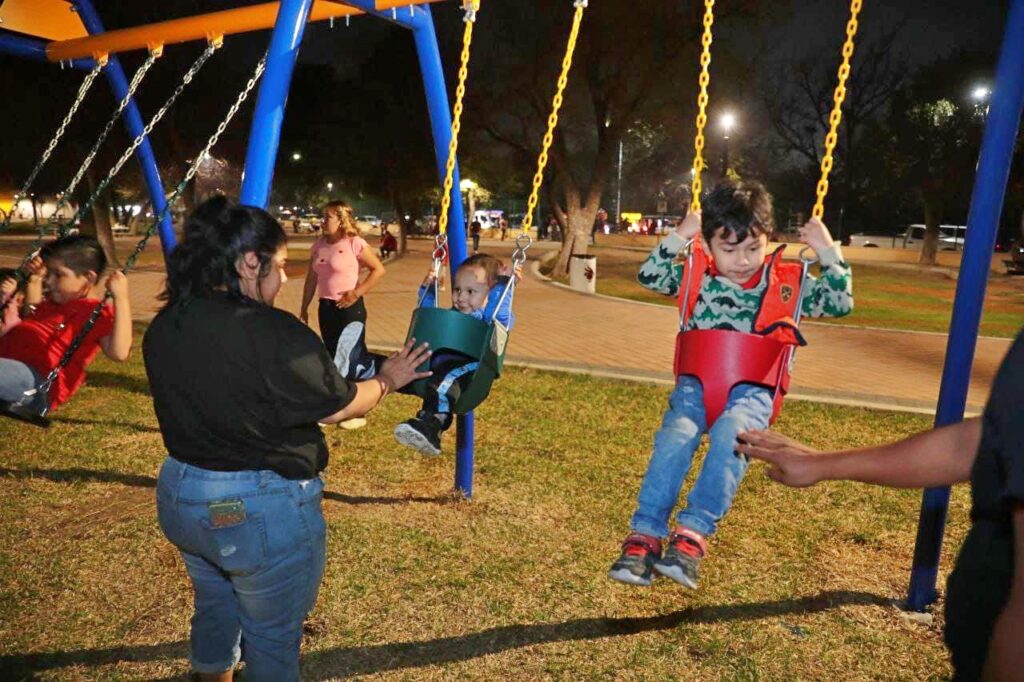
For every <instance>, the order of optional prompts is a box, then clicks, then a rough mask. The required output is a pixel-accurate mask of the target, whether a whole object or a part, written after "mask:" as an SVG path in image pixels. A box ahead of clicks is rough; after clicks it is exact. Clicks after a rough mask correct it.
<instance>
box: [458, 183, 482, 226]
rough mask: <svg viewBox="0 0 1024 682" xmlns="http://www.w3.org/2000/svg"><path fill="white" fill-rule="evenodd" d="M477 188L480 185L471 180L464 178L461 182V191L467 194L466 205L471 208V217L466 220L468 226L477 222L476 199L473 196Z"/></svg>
mask: <svg viewBox="0 0 1024 682" xmlns="http://www.w3.org/2000/svg"><path fill="white" fill-rule="evenodd" d="M477 187H479V185H478V184H476V183H475V182H473V181H472V180H470V179H469V178H463V179H462V180H460V181H459V189H460V190H461V191H463V192H465V193H466V204H467V205H468V208H469V211H468V213H469V217H468V218H467V219H466V223H467V225H468V224H469V223H472V222H473V221H474V220H476V197H475V196H474V195H473V190H475V189H476V188H477Z"/></svg>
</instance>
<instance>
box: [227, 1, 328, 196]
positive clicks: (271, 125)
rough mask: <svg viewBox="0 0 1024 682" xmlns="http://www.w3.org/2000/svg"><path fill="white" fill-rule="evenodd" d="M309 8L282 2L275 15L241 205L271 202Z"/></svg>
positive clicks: (300, 3) (307, 4) (305, 3)
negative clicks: (282, 132)
mask: <svg viewBox="0 0 1024 682" xmlns="http://www.w3.org/2000/svg"><path fill="white" fill-rule="evenodd" d="M312 5H313V0H283V1H282V2H281V7H280V9H279V10H278V12H277V21H276V22H275V23H274V30H273V33H272V34H271V36H270V47H269V48H268V50H267V69H266V72H265V73H264V74H263V80H262V82H261V83H260V91H259V95H258V96H257V98H256V109H255V111H254V113H253V118H252V128H251V129H250V131H249V147H248V149H247V151H246V154H245V172H244V174H243V176H242V194H241V202H242V203H243V204H246V205H248V206H258V207H260V208H266V207H267V203H268V201H269V200H270V188H271V185H272V184H273V182H274V164H275V163H276V161H277V152H278V147H279V146H280V144H281V124H282V123H283V122H284V110H285V106H286V105H287V103H288V88H289V87H290V86H291V81H292V72H293V71H294V70H295V60H296V59H297V58H298V56H299V47H300V45H301V44H302V35H303V32H304V31H305V29H306V21H307V20H308V18H309V9H310V7H312Z"/></svg>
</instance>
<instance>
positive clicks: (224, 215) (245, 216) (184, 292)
mask: <svg viewBox="0 0 1024 682" xmlns="http://www.w3.org/2000/svg"><path fill="white" fill-rule="evenodd" d="M286 242H287V237H286V236H285V233H284V230H283V229H282V228H281V225H280V223H278V222H277V221H276V220H275V219H274V217H273V216H271V215H270V214H269V213H267V212H266V211H264V210H263V209H260V208H255V207H253V206H237V205H236V206H232V205H231V204H230V202H229V201H228V200H227V199H226V198H225V197H223V196H218V197H214V198H212V199H209V200H207V201H205V202H203V203H202V204H200V205H199V206H197V207H196V209H195V210H194V211H193V212H192V215H190V216H189V218H188V220H186V221H185V234H184V238H183V239H182V241H181V243H180V244H178V246H177V248H175V249H174V251H173V252H172V253H171V255H170V257H169V258H168V259H167V289H166V290H165V291H164V293H163V296H162V298H163V299H164V300H166V301H167V304H168V305H174V304H175V303H178V302H180V301H186V300H188V299H190V298H193V297H197V296H208V295H209V294H210V293H212V292H213V291H214V290H216V289H222V288H223V289H225V290H226V291H227V292H228V294H229V295H231V296H232V297H233V298H237V299H243V298H244V295H243V294H242V288H241V284H240V282H239V276H238V270H236V269H235V264H236V263H237V262H238V259H239V258H241V257H242V256H243V254H246V253H255V254H256V257H257V258H258V259H259V262H260V271H259V278H260V279H263V277H265V276H266V275H267V273H268V272H270V268H271V264H272V261H273V258H274V254H275V253H277V250H278V249H280V248H281V247H282V246H283V245H284V244H285V243H286Z"/></svg>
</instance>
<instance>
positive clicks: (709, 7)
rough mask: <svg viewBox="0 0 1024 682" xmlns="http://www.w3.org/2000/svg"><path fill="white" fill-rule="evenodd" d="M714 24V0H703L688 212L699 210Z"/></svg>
mask: <svg viewBox="0 0 1024 682" xmlns="http://www.w3.org/2000/svg"><path fill="white" fill-rule="evenodd" d="M714 23H715V0H704V33H703V34H702V35H701V37H700V44H701V52H700V78H699V79H698V81H697V82H698V84H699V85H700V94H699V95H697V135H696V137H695V138H694V140H693V184H692V186H691V188H690V194H691V197H690V210H691V211H699V210H700V193H701V188H702V185H703V183H702V180H701V176H700V174H701V172H702V171H703V170H704V168H705V166H704V126H705V125H707V122H708V84H709V83H710V82H711V73H710V72H709V70H708V69H709V67H710V66H711V26H712V24H714Z"/></svg>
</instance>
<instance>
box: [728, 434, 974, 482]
mask: <svg viewBox="0 0 1024 682" xmlns="http://www.w3.org/2000/svg"><path fill="white" fill-rule="evenodd" d="M739 439H740V443H739V444H738V445H737V446H736V451H737V452H739V453H741V454H744V455H748V456H750V457H753V458H754V459H761V460H764V461H765V462H768V470H767V472H766V473H767V474H768V477H769V478H771V479H772V480H774V481H778V482H779V483H782V484H784V485H788V486H793V487H796V488H803V487H806V486H811V485H814V484H815V483H819V482H821V481H827V480H848V481H861V482H862V483H873V484H875V485H884V486H889V487H892V488H928V487H933V486H944V485H952V484H953V483H961V482H963V481H966V480H968V479H969V478H970V476H971V467H972V466H973V465H974V459H975V457H976V456H977V454H978V445H979V443H980V442H981V419H980V418H978V417H976V418H974V419H967V420H965V421H962V422H960V423H958V424H950V425H949V426H943V427H940V428H937V429H932V430H931V431H925V432H924V433H919V434H917V435H916V436H911V437H910V438H906V439H904V440H901V441H898V442H896V443H890V444H888V445H879V446H875V447H870V448H861V449H859V450H842V451H838V452H817V451H815V450H813V449H811V448H809V447H807V446H806V445H803V444H802V443H799V442H797V441H795V440H793V439H791V438H788V437H786V436H783V435H781V434H778V433H772V432H770V431H749V432H746V433H741V434H740V436H739Z"/></svg>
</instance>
